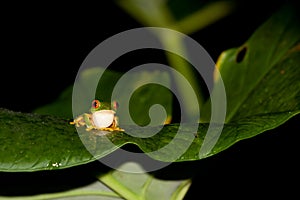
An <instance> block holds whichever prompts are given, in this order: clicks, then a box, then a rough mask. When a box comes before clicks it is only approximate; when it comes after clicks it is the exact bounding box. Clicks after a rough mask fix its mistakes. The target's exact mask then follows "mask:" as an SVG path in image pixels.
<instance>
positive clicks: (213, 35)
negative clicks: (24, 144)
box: [0, 1, 300, 199]
mask: <svg viewBox="0 0 300 200" xmlns="http://www.w3.org/2000/svg"><path fill="white" fill-rule="evenodd" d="M281 4H282V1H273V2H272V3H263V2H259V1H243V3H239V4H238V9H237V10H236V11H235V12H234V13H233V14H232V15H230V16H228V17H226V18H224V19H223V20H221V21H219V22H217V23H215V24H213V25H210V26H208V27H207V28H205V29H203V30H201V31H200V32H198V33H195V34H192V35H191V37H193V38H194V39H196V40H197V41H198V42H199V43H200V44H201V45H202V46H203V47H204V48H205V49H206V50H207V51H208V53H210V55H211V56H212V58H213V59H214V60H216V59H217V57H218V55H219V54H220V53H221V52H222V51H223V50H226V49H228V48H231V47H235V46H239V45H241V44H242V43H243V42H244V41H245V40H246V39H247V38H249V36H250V35H251V34H252V33H253V32H254V31H255V29H256V28H257V27H258V26H259V25H260V24H262V23H263V22H264V21H265V20H266V19H267V18H268V17H269V16H270V15H271V14H272V13H273V12H274V11H275V10H276V9H278V8H279V6H280V5H281ZM2 9H3V10H5V11H6V12H3V13H2V14H1V15H2V16H1V33H2V34H1V35H2V36H1V50H2V51H1V52H2V53H1V55H2V56H1V57H2V59H1V72H0V78H1V80H0V81H1V82H0V87H1V98H0V107H4V108H8V109H11V110H15V111H23V112H31V111H32V110H33V109H34V108H36V107H38V106H42V105H45V104H46V103H50V102H51V101H53V100H55V99H56V98H57V96H58V95H59V94H60V93H61V91H63V90H64V89H65V88H66V87H67V86H69V85H71V84H73V82H74V79H75V76H76V74H77V70H78V69H79V67H80V65H81V63H82V62H83V60H84V58H85V57H86V56H87V55H88V53H89V52H90V51H91V50H92V49H93V48H94V47H95V46H97V45H98V44H99V43H100V42H101V41H103V40H104V39H106V38H108V37H110V36H112V35H114V34H116V33H119V32H121V31H125V30H128V29H131V28H137V27H142V25H141V24H139V23H138V22H136V21H135V20H134V19H133V18H131V17H130V16H129V15H128V14H126V13H125V12H124V11H123V10H122V9H120V8H119V7H118V6H117V5H116V4H114V3H113V2H111V1H106V2H101V3H100V4H91V3H90V4H88V3H77V4H76V5H75V3H72V4H69V5H60V4H50V3H49V4H40V5H37V4H32V5H29V4H28V3H26V4H10V5H5V6H3V8H2ZM152 56H153V55H152ZM138 57H139V59H140V60H141V61H144V60H143V57H141V56H138ZM145 57H147V59H146V58H144V59H145V61H146V62H149V60H151V56H149V55H145ZM149 58H150V59H149ZM153 59H155V58H154V56H153ZM128 60H130V59H128ZM146 62H145V63H146ZM297 122H299V117H296V118H293V119H291V120H290V121H289V122H288V123H286V124H284V125H283V126H281V127H279V128H277V129H275V130H272V131H267V132H266V133H264V134H261V135H259V136H257V137H255V138H251V139H248V140H245V141H241V142H238V143H237V144H235V145H234V146H233V147H231V148H229V149H228V150H226V151H224V152H221V153H220V154H218V155H216V156H214V157H211V158H208V159H204V160H202V161H197V162H193V163H191V162H188V163H180V164H174V165H172V166H170V167H169V168H167V169H165V170H166V171H164V173H161V174H170V176H169V177H174V176H175V177H188V176H190V175H191V176H193V178H194V179H193V180H194V183H193V185H192V187H191V189H190V190H189V192H188V195H187V196H186V199H198V198H199V199H201V198H204V197H216V196H219V195H221V197H224V198H232V197H234V198H241V199H244V198H245V197H249V196H251V197H255V198H260V197H262V196H261V195H263V196H264V197H275V196H278V195H279V194H281V195H285V197H287V196H289V195H297V194H298V193H297V191H296V189H297V187H296V186H297V184H298V183H297V181H298V180H299V169H300V168H299V165H298V162H297V161H298V160H299V159H298V158H299V154H298V152H299V151H298V148H297V145H298V141H299V140H298V139H299V136H298V135H299V133H300V129H299V126H297ZM72 170H74V171H72ZM78 171H79V172H78ZM57 173H58V174H59V173H60V172H56V173H52V174H51V173H50V174H51V176H49V175H48V176H47V175H45V174H47V172H45V173H44V174H43V173H36V174H35V175H33V174H31V175H29V174H23V173H19V174H7V173H0V178H1V182H2V183H1V184H3V185H1V186H0V195H1V194H17V193H18V187H19V188H21V185H22V184H25V183H26V181H29V180H28V179H29V178H28V177H29V176H30V177H32V176H34V177H35V178H31V179H30V180H34V181H36V182H40V181H42V182H43V181H44V183H45V184H46V182H47V183H48V187H49V183H50V184H57V182H56V181H55V180H57V179H58V180H62V178H64V180H68V179H69V180H72V178H73V177H74V174H75V173H76V177H80V176H82V177H85V172H82V170H81V168H77V169H76V168H74V169H70V170H69V171H68V173H66V170H62V172H61V174H59V176H58V175H57ZM73 173H74V174H73ZM62 174H65V175H64V176H61V175H62ZM51 177H52V178H51ZM59 177H61V179H59ZM2 180H3V181H2ZM51 180H52V181H51ZM29 182H30V181H29ZM70 182H72V181H70ZM17 183H19V184H17ZM82 183H85V182H84V181H82ZM64 184H65V185H68V184H70V187H72V185H74V183H73V184H72V183H68V181H64ZM4 185H5V187H4ZM29 185H30V184H29ZM33 185H35V184H33ZM2 186H3V187H2ZM75 186H76V185H75ZM75 186H74V187H75ZM28 187H29V186H28ZM1 190H2V191H1ZM19 191H22V192H24V190H22V189H20V190H19ZM22 192H21V193H22ZM297 196H298V195H297Z"/></svg>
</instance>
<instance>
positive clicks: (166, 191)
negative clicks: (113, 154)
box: [99, 163, 191, 200]
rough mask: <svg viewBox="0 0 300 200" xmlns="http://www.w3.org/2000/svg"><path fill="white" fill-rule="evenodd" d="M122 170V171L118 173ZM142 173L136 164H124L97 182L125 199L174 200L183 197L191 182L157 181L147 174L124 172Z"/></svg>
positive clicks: (100, 177)
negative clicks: (137, 172)
mask: <svg viewBox="0 0 300 200" xmlns="http://www.w3.org/2000/svg"><path fill="white" fill-rule="evenodd" d="M120 170H123V171H120ZM128 170H130V171H134V170H136V171H143V169H142V168H141V166H139V165H138V164H136V163H125V164H124V165H122V166H120V167H119V169H118V170H114V171H112V172H110V173H107V174H104V175H102V176H99V180H100V181H102V182H103V183H105V184H106V185H108V186H109V187H110V188H111V189H113V190H115V191H116V192H117V193H119V194H120V195H121V196H122V197H124V198H125V199H141V200H142V199H174V200H180V199H183V197H184V196H185V194H186V192H187V190H188V188H189V187H190V185H191V180H159V179H156V178H154V177H152V176H151V175H149V174H147V173H142V174H141V173H140V174H136V173H128V172H124V171H128Z"/></svg>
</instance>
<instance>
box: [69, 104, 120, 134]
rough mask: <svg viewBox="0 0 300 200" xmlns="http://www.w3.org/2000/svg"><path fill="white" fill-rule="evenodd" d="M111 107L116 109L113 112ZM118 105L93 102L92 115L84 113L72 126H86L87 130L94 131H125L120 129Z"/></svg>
mask: <svg viewBox="0 0 300 200" xmlns="http://www.w3.org/2000/svg"><path fill="white" fill-rule="evenodd" d="M111 107H112V108H113V109H114V110H112V109H111ZM117 107H118V104H117V102H116V101H113V102H112V104H111V105H109V103H106V102H100V101H99V100H97V99H96V100H93V101H92V106H91V108H90V113H84V114H82V115H79V116H78V117H77V118H76V119H74V120H73V121H72V122H70V124H74V125H75V126H77V127H80V126H86V130H87V131H90V130H92V129H96V130H102V131H124V129H121V128H120V127H118V117H117V116H116V112H115V110H117Z"/></svg>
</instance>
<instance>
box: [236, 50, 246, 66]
mask: <svg viewBox="0 0 300 200" xmlns="http://www.w3.org/2000/svg"><path fill="white" fill-rule="evenodd" d="M246 53H247V47H243V48H242V49H240V50H239V52H238V54H237V56H236V62H237V63H240V62H242V61H243V60H244V58H245V55H246Z"/></svg>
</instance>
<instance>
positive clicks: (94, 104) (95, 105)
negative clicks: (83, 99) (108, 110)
mask: <svg viewBox="0 0 300 200" xmlns="http://www.w3.org/2000/svg"><path fill="white" fill-rule="evenodd" d="M100 105H101V103H100V101H99V100H94V101H92V107H93V108H95V109H97V108H99V107H100Z"/></svg>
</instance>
